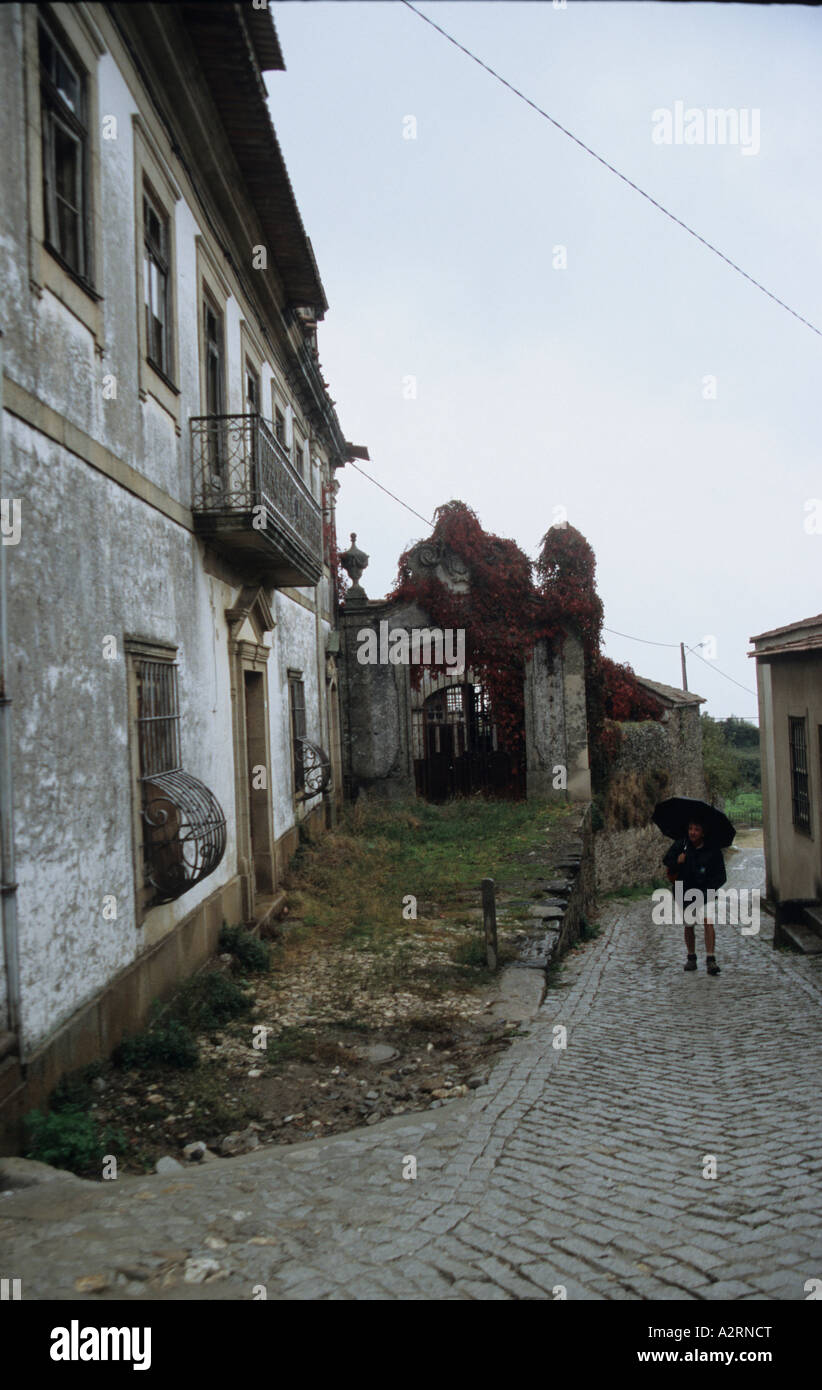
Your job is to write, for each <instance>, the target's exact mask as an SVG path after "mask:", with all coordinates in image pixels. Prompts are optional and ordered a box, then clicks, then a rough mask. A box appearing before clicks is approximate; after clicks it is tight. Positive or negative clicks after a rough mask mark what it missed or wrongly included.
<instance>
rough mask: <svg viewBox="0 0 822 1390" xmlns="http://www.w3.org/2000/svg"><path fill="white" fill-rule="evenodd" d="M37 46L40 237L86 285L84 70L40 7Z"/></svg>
mask: <svg viewBox="0 0 822 1390" xmlns="http://www.w3.org/2000/svg"><path fill="white" fill-rule="evenodd" d="M38 47H39V57H40V120H41V127H42V144H43V212H44V220H45V243H46V246H47V247H48V249H49V250H50V251H51V252H53V253H54V255H55V256H56V257H57V259H58V260H59V261H60V262H61V263H62V264H63V265H64V266H65V267H66V268H67V269H68V270H70V271H71V272H72V274H73V275H75V276H77V277H78V278H79V279H80V280H82V281H83V282H84V283H85V284H87V285H90V282H91V255H90V237H89V233H88V224H89V197H88V174H89V133H88V124H87V115H86V103H87V83H86V74H85V72H84V70H83V69H82V67H81V66H80V64H79V63H78V62H77V60H76V59H75V58H74V57H73V56H72V55H71V53H70V52H69V49H68V47H67V46H66V44H65V43H64V42H63V41H62V40H61V39H59V38H58V37H57V33H56V31H55V30H54V29H53V28H52V26H51V24H49V23H48V22H47V21H46V19H45V17H44V16H43V14H42V13H41V14H40V16H39V25H38Z"/></svg>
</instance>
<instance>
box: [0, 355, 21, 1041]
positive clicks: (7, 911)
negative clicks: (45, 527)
mask: <svg viewBox="0 0 822 1390" xmlns="http://www.w3.org/2000/svg"><path fill="white" fill-rule="evenodd" d="M4 441H5V427H4V424H3V333H2V330H0V497H2V496H3V487H4V474H3V453H4V447H5V445H4ZM8 670H9V644H8V626H7V622H6V546H5V544H4V543H3V542H2V541H0V916H2V925H3V959H4V961H5V964H6V990H7V996H8V1005H7V1008H8V1026H9V1029H10V1030H11V1032H12V1033H16V1034H17V1035H18V1043H19V1033H20V962H19V959H18V955H17V884H16V883H15V881H14V804H13V800H12V771H11V699H10V698H9V695H8V692H7V688H6V683H7V680H8Z"/></svg>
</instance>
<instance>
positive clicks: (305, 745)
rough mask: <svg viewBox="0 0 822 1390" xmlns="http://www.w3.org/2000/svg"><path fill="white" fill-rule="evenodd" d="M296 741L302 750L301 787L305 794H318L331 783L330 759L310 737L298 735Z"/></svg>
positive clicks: (325, 789)
mask: <svg viewBox="0 0 822 1390" xmlns="http://www.w3.org/2000/svg"><path fill="white" fill-rule="evenodd" d="M297 743H298V744H299V746H300V749H301V752H302V767H303V789H304V791H305V794H306V796H318V795H319V793H320V792H324V791H327V790H328V788H329V786H330V785H331V759H330V758H329V756H328V754H327V753H326V751H325V749H324V748H320V746H319V744H317V743H312V742H311V739H310V738H303V737H298V739H297Z"/></svg>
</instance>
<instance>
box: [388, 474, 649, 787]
mask: <svg viewBox="0 0 822 1390" xmlns="http://www.w3.org/2000/svg"><path fill="white" fill-rule="evenodd" d="M427 544H428V545H431V546H433V547H437V546H440V547H442V548H443V550H447V551H451V552H453V553H454V554H456V555H457V556H459V558H460V559H461V560H462V561H463V563H464V564H465V565H466V567H467V569H468V574H469V580H470V583H469V588H468V591H467V592H466V593H456V592H454V590H453V589H451V588H449V587H448V586H447V585H445V584H443V583H441V582H440V580H439V579H437V578H436V576H430V577H424V576H422V575H420V574H419V573H416V574H415V573H413V572H412V568H411V564H410V562H409V551H405V552H404V553H403V555H401V556H400V561H399V570H398V574H397V582H396V585H395V588H394V589H393V591H392V592H391V593H390V594H389V595H388V598H389V600H391V601H392V602H402V603H415V604H417V605H418V606H419V607H420V608H421V609H422V610H423V612H424V613H426V614H427V615H428V617H429V619H430V620H431V622H432V623H433V624H434V625H435V626H437V627H442V628H446V627H447V628H463V629H464V630H465V643H466V648H465V650H466V665H467V666H469V667H470V668H471V670H472V671H473V672H474V673H475V674H476V676H477V678H478V679H479V680H480V682H481V683H482V684H483V685H484V686H485V688H486V689H487V691H488V694H489V697H490V700H491V705H492V708H493V710H494V718H495V722H496V726H497V735H498V739H499V743H500V746H501V747H503V748H506V749H507V750H508V751H509V752H510V753H512V754H514V755H515V756H518V757H521V755H522V752H523V747H524V738H525V729H524V714H525V711H524V695H523V677H524V668H525V661H526V658H527V657H528V656H529V655H530V654H531V652H532V651H533V648H534V644H535V643H536V642H537V641H539V640H540V639H542V638H545V639H547V641H548V645H549V650H551V649H553V650H557V649H558V648H559V646H560V644H561V641H562V634H563V631H564V630H565V629H566V628H567V627H574V628H576V629H577V631H578V632H579V635H580V639H581V641H582V646H583V651H584V655H585V669H586V705H587V719H588V742H589V750H590V756H591V767H592V774H593V781H594V785H595V787H597V786H600V785H602V783H603V781H604V780H606V779H607V773H608V767H609V765H610V763H611V762H612V760H613V758H614V756H615V755H616V751H617V748H618V746H619V741H620V736H619V731H618V730H617V729H616V728H615V726H614V725H613V724H610V725H609V724H608V723H607V721H609V720H610V721H619V720H625V719H658V718H660V716H661V714H662V706H661V705H660V704H659V702H658V701H656V700H654V699H653V697H652V696H651V695H650V694H649V693H648V692H646V691H645V690H644V688H643V687H642V686H641V685H640V684H639V682H638V681H637V679H636V676H635V675H634V673H633V671H632V669H631V667H630V666H627V665H621V664H619V663H617V662H615V661H611V660H610V659H609V658H608V657H605V656H603V654H602V651H601V638H602V622H603V607H602V600H601V599H600V597H599V595H598V594H597V592H596V583H595V571H596V557H595V556H594V552H593V550H592V549H591V546H590V545H589V544H588V542H587V541H586V539H585V537H584V536H583V535H582V534H581V533H580V532H579V531H577V530H576V529H575V528H574V527H573V526H569V525H568V524H567V523H565V524H563V525H559V526H552V527H551V528H550V530H549V531H547V532H546V534H545V536H544V537H543V539H542V545H541V550H540V554H539V557H538V559H537V561H536V565H532V563H531V561H530V560H529V559H528V557H527V555H525V553H524V552H523V551H522V550H520V548H519V546H518V545H517V544H516V542H515V541H512V540H506V539H504V538H502V537H500V536H495V535H493V534H492V533H490V532H488V531H485V530H483V527H482V526H481V524H480V521H479V518H478V517H477V515H476V513H475V512H474V511H473V510H472V509H471V508H470V507H468V506H466V504H465V503H464V502H459V501H452V502H448V503H446V504H445V505H444V506H441V507H438V508H437V510H436V512H435V525H434V531H433V534H432V535H431V536H430V537H429V538H428V541H427ZM422 669H423V668H421V667H417V668H412V679H414V680H415V682H416V683H417V684H418V683H419V680H420V678H421V676H422ZM427 669H429V670H431V669H433V668H431V667H428V668H427Z"/></svg>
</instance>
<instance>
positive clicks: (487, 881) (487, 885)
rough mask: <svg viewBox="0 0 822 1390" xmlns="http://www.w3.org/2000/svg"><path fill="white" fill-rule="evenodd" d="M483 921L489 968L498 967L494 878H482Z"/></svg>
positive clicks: (494, 968)
mask: <svg viewBox="0 0 822 1390" xmlns="http://www.w3.org/2000/svg"><path fill="white" fill-rule="evenodd" d="M482 921H483V925H484V927H485V955H486V958H487V960H488V969H489V970H496V968H497V959H498V956H497V905H496V901H495V898H494V880H493V879H492V878H484V879H483V880H482Z"/></svg>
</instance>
